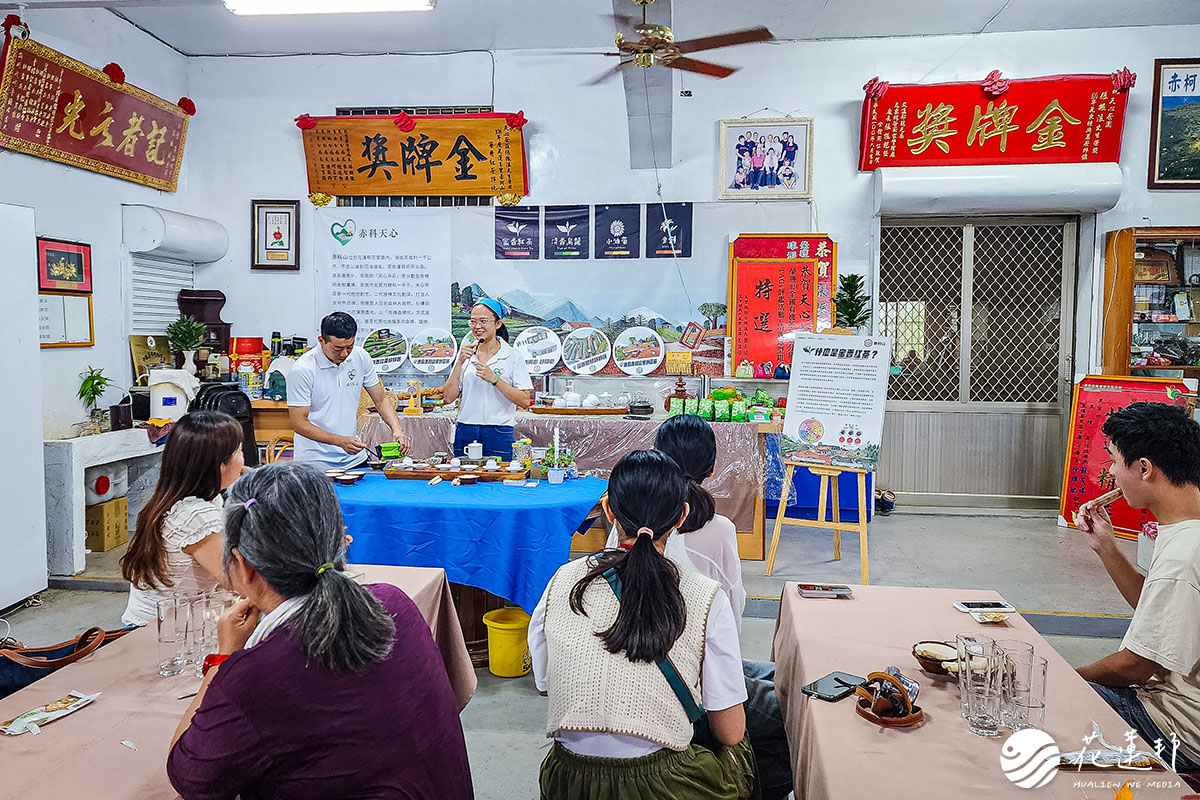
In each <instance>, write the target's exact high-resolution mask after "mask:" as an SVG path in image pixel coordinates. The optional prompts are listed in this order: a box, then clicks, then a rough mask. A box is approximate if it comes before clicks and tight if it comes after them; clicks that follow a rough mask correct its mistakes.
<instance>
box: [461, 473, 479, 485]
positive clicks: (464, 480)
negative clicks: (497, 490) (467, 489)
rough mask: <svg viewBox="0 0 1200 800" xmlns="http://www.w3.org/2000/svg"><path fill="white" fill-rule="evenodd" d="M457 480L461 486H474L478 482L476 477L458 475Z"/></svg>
mask: <svg viewBox="0 0 1200 800" xmlns="http://www.w3.org/2000/svg"><path fill="white" fill-rule="evenodd" d="M458 480H459V483H460V484H461V485H462V486H474V485H475V484H476V483H478V482H479V476H478V475H459V476H458Z"/></svg>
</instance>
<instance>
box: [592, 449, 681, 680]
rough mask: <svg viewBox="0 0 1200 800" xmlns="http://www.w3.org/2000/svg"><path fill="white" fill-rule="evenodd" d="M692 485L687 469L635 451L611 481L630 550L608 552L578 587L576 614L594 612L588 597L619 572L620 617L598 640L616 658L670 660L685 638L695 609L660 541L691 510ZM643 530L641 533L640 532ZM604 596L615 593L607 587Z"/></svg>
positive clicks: (615, 508)
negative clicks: (678, 642)
mask: <svg viewBox="0 0 1200 800" xmlns="http://www.w3.org/2000/svg"><path fill="white" fill-rule="evenodd" d="M686 493H687V486H686V484H685V482H684V478H683V474H682V473H681V472H680V471H679V467H678V466H677V465H676V464H675V462H674V461H672V460H671V459H670V458H668V457H667V456H665V455H663V454H662V453H660V452H658V451H655V450H635V451H634V452H632V453H629V454H628V455H626V456H625V457H624V458H622V459H621V460H620V461H619V462H618V463H617V465H616V466H615V467H613V471H612V475H611V476H610V478H609V488H608V504H609V509H610V510H611V511H612V513H613V515H614V516H615V517H616V519H617V522H618V523H619V524H620V525H621V528H622V530H624V531H625V533H626V536H627V537H628V536H631V535H636V539H635V541H634V543H633V546H632V547H631V548H630V549H629V550H606V551H603V552H601V553H599V554H597V555H596V556H594V557H593V561H592V567H591V569H589V570H588V572H587V574H586V575H584V577H583V578H581V579H580V580H579V582H578V583H576V584H575V586H574V587H572V589H571V595H570V604H571V610H572V611H574V612H575V613H576V614H586V613H587V610H586V608H585V606H584V595H585V593H586V592H587V590H588V587H589V586H590V585H591V584H592V583H593V582H594V581H596V580H597V579H599V580H600V581H601V582H602V583H603V582H605V581H606V579H605V577H604V573H605V572H607V571H608V570H609V569H612V570H613V571H614V572H615V573H616V575H617V577H618V578H619V579H620V583H621V603H620V609H619V610H618V612H617V618H616V619H615V620H614V621H613V624H612V625H611V626H609V627H608V629H607V630H604V631H601V632H599V633H597V634H596V635H597V636H599V637H600V638H601V639H602V640H603V641H604V648H605V649H606V650H608V651H609V652H610V653H624V654H625V657H626V658H628V659H629V660H630V661H634V662H639V661H642V662H653V661H659V660H661V659H664V658H666V657H667V653H668V652H669V651H670V649H671V647H672V646H673V645H674V644H675V641H676V640H677V639H678V638H679V637H680V635H681V634H682V633H683V629H684V625H685V624H686V622H687V609H686V606H685V604H684V600H683V594H682V593H681V592H680V591H679V570H678V568H676V566H675V564H674V563H673V562H672V561H671V560H670V559H669V558H667V557H666V556H664V555H663V554H662V553H660V552H659V551H658V548H657V547H655V544H654V543H655V542H656V541H658V540H659V539H661V538H663V537H664V536H666V535H668V534H669V533H670V532H671V531H672V530H673V528H674V526H675V523H676V522H678V520H679V518H680V517H681V516H682V515H683V512H684V503H685V502H686V501H685V497H686ZM635 531H636V532H637V533H636V534H635V533H634V532H635ZM603 591H609V590H608V588H607V587H605V588H604V589H603Z"/></svg>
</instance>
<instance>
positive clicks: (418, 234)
mask: <svg viewBox="0 0 1200 800" xmlns="http://www.w3.org/2000/svg"><path fill="white" fill-rule="evenodd" d="M313 217H314V220H315V229H314V232H313V263H314V267H315V272H316V280H317V292H316V298H317V302H316V307H315V308H314V309H313V312H314V317H315V319H314V325H313V328H314V329H316V328H317V327H318V325H319V322H320V320H321V318H322V317H324V316H325V315H326V314H328V313H330V312H331V311H345V312H346V313H347V314H349V315H350V316H352V317H354V321H355V322H357V323H358V341H359V343H362V342H364V340H365V339H366V337H367V336H369V335H370V334H372V333H374V332H375V331H379V330H383V329H386V330H388V331H389V332H390V333H391V334H397V333H399V334H403V335H404V336H405V337H407V338H408V339H410V340H411V338H412V336H413V334H415V333H417V332H418V331H420V330H423V329H425V328H429V327H437V328H449V327H450V309H449V308H447V306H446V301H445V298H446V297H447V296H448V295H449V294H450V217H449V215H447V214H445V213H442V211H441V209H433V208H430V209H424V208H420V209H418V208H403V209H401V208H397V209H391V208H347V207H344V206H343V207H336V206H334V207H329V208H317V209H313ZM310 341H312V339H310Z"/></svg>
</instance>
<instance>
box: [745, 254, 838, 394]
mask: <svg viewBox="0 0 1200 800" xmlns="http://www.w3.org/2000/svg"><path fill="white" fill-rule="evenodd" d="M730 252H731V253H732V248H731V249H730ZM728 307H729V312H728V318H729V334H730V336H731V337H732V339H733V363H732V364H731V365H730V370H731V372H732V374H735V375H741V374H742V372H741V371H739V368H742V371H744V372H748V373H749V374H754V375H760V374H765V375H766V376H767V377H771V376H773V375H774V374H775V371H776V368H777V367H778V366H779V365H780V364H790V363H791V361H792V347H793V342H794V340H795V336H796V334H797V333H801V332H805V333H815V332H816V322H817V262H816V259H815V258H794V259H788V258H738V257H736V256H732V255H731V257H730V267H729V304H728Z"/></svg>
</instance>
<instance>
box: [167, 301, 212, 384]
mask: <svg viewBox="0 0 1200 800" xmlns="http://www.w3.org/2000/svg"><path fill="white" fill-rule="evenodd" d="M206 336H208V326H207V325H205V324H204V323H203V322H199V321H197V320H196V318H195V317H193V316H191V315H190V314H184V315H183V316H182V317H180V318H179V319H177V320H175V321H174V322H172V323H171V324H170V325H168V326H167V344H169V345H170V347H171V350H172V351H174V353H175V368H176V369H184V370H187V372H188V373H189V374H191V375H195V374H196V363H195V359H196V351H197V350H198V349H199V348H200V346H201V345H203V344H204V339H205V337H206Z"/></svg>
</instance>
